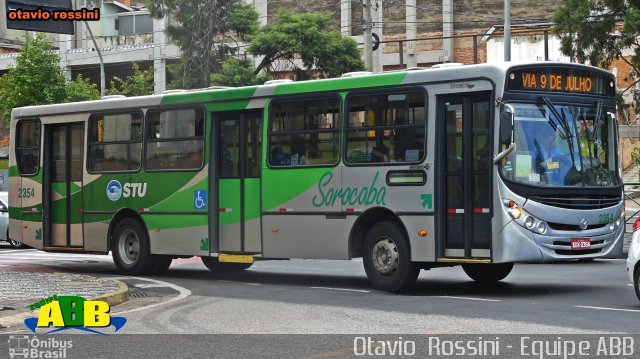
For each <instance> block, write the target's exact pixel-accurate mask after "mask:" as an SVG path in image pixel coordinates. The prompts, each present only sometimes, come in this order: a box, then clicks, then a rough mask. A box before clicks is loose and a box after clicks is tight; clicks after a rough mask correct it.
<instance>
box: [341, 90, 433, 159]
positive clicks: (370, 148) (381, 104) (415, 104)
mask: <svg viewBox="0 0 640 359" xmlns="http://www.w3.org/2000/svg"><path fill="white" fill-rule="evenodd" d="M348 102H349V103H348V106H349V124H348V127H347V153H346V157H345V162H347V163H352V164H360V163H389V162H419V161H422V160H423V159H424V156H425V150H424V148H425V135H426V105H425V98H424V94H422V93H419V92H412V93H394V94H380V95H363V96H352V97H350V98H349V99H348Z"/></svg>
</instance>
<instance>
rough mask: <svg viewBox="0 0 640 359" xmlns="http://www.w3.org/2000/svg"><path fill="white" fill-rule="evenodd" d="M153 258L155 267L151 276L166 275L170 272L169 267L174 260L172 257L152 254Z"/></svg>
mask: <svg viewBox="0 0 640 359" xmlns="http://www.w3.org/2000/svg"><path fill="white" fill-rule="evenodd" d="M152 257H153V266H152V268H151V274H156V275H157V274H164V273H166V272H167V270H169V266H171V261H172V260H173V258H171V256H166V255H161V254H152Z"/></svg>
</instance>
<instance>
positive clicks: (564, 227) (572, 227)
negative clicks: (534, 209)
mask: <svg viewBox="0 0 640 359" xmlns="http://www.w3.org/2000/svg"><path fill="white" fill-rule="evenodd" d="M547 224H548V225H549V227H551V228H553V229H554V230H556V231H582V228H580V225H578V224H565V223H553V222H547ZM607 224H608V223H601V224H598V223H594V224H590V225H588V226H587V228H585V230H589V229H598V228H602V227H604V226H606V225H607Z"/></svg>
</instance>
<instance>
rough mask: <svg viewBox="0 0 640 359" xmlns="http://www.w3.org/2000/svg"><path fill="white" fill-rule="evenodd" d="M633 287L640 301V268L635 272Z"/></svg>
mask: <svg viewBox="0 0 640 359" xmlns="http://www.w3.org/2000/svg"><path fill="white" fill-rule="evenodd" d="M633 287H634V288H635V290H636V297H638V300H640V267H636V270H635V271H634V272H633Z"/></svg>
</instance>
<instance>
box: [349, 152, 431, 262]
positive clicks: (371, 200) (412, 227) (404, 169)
mask: <svg viewBox="0 0 640 359" xmlns="http://www.w3.org/2000/svg"><path fill="white" fill-rule="evenodd" d="M429 167H430V168H433V165H432V164H431V165H430V166H429ZM394 173H403V174H407V175H408V176H407V177H404V178H406V179H403V181H407V182H409V181H417V180H415V179H414V177H420V176H422V178H424V182H425V183H424V184H423V183H421V182H418V183H414V184H407V183H404V184H402V185H400V184H391V183H387V175H388V174H389V175H393V174H394ZM342 178H343V180H342V190H343V193H349V194H350V195H349V197H348V198H347V199H346V200H345V202H343V203H345V205H344V206H345V207H351V208H354V210H355V211H356V212H360V213H366V211H367V210H368V209H371V208H375V207H378V208H379V207H382V208H387V209H389V210H390V211H392V212H393V213H395V214H396V215H398V216H399V217H400V219H401V221H402V224H403V225H404V226H405V229H406V230H407V234H408V240H409V243H410V245H411V260H412V261H420V262H425V261H435V227H434V217H433V184H434V183H433V171H432V170H425V169H424V168H423V167H421V169H418V170H413V169H410V167H409V165H407V166H380V167H345V168H343V170H342ZM347 210H348V209H347ZM421 230H426V231H427V236H426V237H421V236H419V235H418V232H419V231H421Z"/></svg>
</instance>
